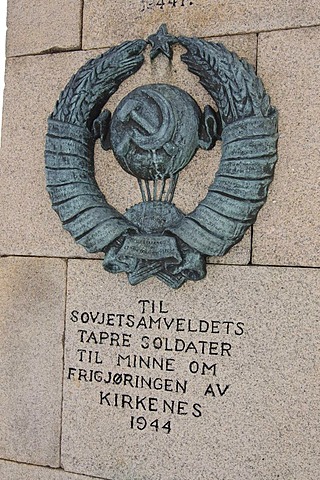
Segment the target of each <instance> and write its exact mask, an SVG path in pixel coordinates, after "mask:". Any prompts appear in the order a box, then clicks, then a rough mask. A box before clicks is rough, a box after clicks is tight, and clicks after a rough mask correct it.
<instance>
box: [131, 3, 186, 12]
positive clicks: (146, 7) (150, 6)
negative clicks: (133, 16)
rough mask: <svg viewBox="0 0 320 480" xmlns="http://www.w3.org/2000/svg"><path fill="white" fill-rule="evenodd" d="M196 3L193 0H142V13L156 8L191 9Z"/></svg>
mask: <svg viewBox="0 0 320 480" xmlns="http://www.w3.org/2000/svg"><path fill="white" fill-rule="evenodd" d="M194 3H195V2H194V1H192V0H141V2H140V11H141V12H145V11H146V10H152V9H156V8H159V9H160V10H164V9H165V8H166V7H169V8H170V7H171V8H172V7H191V6H192V5H194Z"/></svg>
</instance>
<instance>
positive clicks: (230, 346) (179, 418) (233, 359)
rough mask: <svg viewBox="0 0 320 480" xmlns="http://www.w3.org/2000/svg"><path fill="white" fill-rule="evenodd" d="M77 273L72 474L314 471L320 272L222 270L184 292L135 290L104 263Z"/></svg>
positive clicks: (65, 455)
mask: <svg viewBox="0 0 320 480" xmlns="http://www.w3.org/2000/svg"><path fill="white" fill-rule="evenodd" d="M68 274H69V276H68V300H67V309H66V312H67V313H66V337H65V338H66V349H65V374H64V407H63V428H62V465H63V468H64V469H66V470H68V471H73V472H77V473H82V474H87V475H93V476H97V477H101V478H108V479H110V480H120V479H123V478H135V479H137V480H140V479H141V480H145V479H147V478H152V479H154V480H163V479H166V480H174V479H177V478H179V479H181V480H189V479H190V475H191V477H192V478H201V479H203V480H209V479H212V478H228V480H240V479H241V480H256V479H257V478H259V479H260V478H282V479H287V478H296V479H302V478H303V479H304V480H312V479H314V473H315V471H317V468H318V467H317V464H318V458H319V453H320V451H319V444H320V443H319V432H318V430H317V428H316V426H315V425H316V424H317V421H318V419H319V413H320V412H319V401H318V398H319V382H318V373H317V372H318V369H319V366H320V365H319V355H318V350H319V341H320V336H319V333H320V332H319V322H318V312H319V307H320V299H319V288H320V284H319V282H320V277H319V272H318V271H316V270H312V269H310V270H307V269H298V268H297V269H293V268H271V267H252V266H251V267H246V266H243V267H240V266H210V267H209V272H208V276H207V278H206V279H205V280H203V281H201V282H195V283H192V282H189V283H188V284H186V285H184V286H183V287H182V288H181V289H180V290H178V291H172V290H169V289H168V288H167V287H166V286H164V285H163V284H161V283H160V282H159V281H157V280H154V279H152V280H149V281H147V282H146V283H144V284H141V285H138V286H135V287H129V286H128V283H127V279H126V277H125V275H117V276H111V275H109V274H106V273H105V272H104V271H103V270H102V267H101V265H100V263H99V262H98V261H90V260H71V261H69V268H68ZM168 422H169V423H168ZM190 472H192V474H190Z"/></svg>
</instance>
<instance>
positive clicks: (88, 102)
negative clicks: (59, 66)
mask: <svg viewBox="0 0 320 480" xmlns="http://www.w3.org/2000/svg"><path fill="white" fill-rule="evenodd" d="M145 47H146V42H145V41H144V40H134V41H131V42H125V43H122V44H121V45H118V46H116V47H114V48H111V49H110V50H108V51H107V52H105V53H103V54H102V55H100V56H98V57H97V58H94V59H92V60H89V61H88V62H87V63H86V64H85V65H83V67H81V68H80V70H78V72H77V73H76V74H75V75H73V77H72V78H71V79H70V81H69V83H68V84H67V86H66V87H65V88H64V90H63V91H62V92H61V94H60V97H59V100H58V101H57V104H56V107H55V109H54V111H53V113H52V115H51V118H53V119H55V120H60V121H61V122H66V123H71V124H75V125H79V126H86V127H87V128H89V129H91V126H92V123H93V120H94V119H95V118H96V117H97V116H98V115H99V113H100V111H101V109H102V107H103V106H104V104H105V103H106V102H107V100H108V99H109V98H110V97H111V95H113V94H114V93H115V91H116V90H117V89H118V87H119V86H120V84H121V83H122V82H123V81H124V80H125V79H126V78H128V77H129V76H130V75H132V74H134V73H136V72H137V70H139V68H140V67H141V66H142V64H143V62H144V57H143V55H142V52H143V50H144V49H145Z"/></svg>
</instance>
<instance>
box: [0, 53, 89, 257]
mask: <svg viewBox="0 0 320 480" xmlns="http://www.w3.org/2000/svg"><path fill="white" fill-rule="evenodd" d="M87 58H88V54H84V53H81V52H78V53H62V54H60V55H41V56H33V57H21V58H12V59H9V60H8V62H7V70H6V89H5V99H4V115H3V125H2V148H1V163H2V187H1V189H0V198H1V200H0V203H1V205H2V206H3V208H2V209H1V214H0V215H1V224H2V225H5V226H6V227H5V228H3V229H1V233H0V237H1V240H0V244H1V247H0V252H1V254H5V255H10V254H13V255H44V256H68V255H69V256H81V255H82V254H83V253H84V254H85V251H84V250H83V249H82V248H80V247H79V246H77V245H76V244H75V242H74V241H73V239H72V238H71V237H70V235H69V234H67V232H64V231H63V229H62V226H61V224H60V221H59V218H58V216H57V215H56V214H55V213H54V212H53V210H52V208H51V202H50V199H49V196H48V194H47V192H46V188H45V173H44V146H45V134H46V130H47V117H48V115H49V114H50V113H51V111H52V110H53V108H54V105H55V102H56V99H57V98H58V96H59V93H60V91H61V90H62V88H63V87H64V86H65V84H66V83H67V81H68V79H69V78H70V77H71V75H72V73H73V72H74V71H76V70H77V69H78V68H80V66H81V65H82V64H83V63H84V62H85V61H86V59H87Z"/></svg>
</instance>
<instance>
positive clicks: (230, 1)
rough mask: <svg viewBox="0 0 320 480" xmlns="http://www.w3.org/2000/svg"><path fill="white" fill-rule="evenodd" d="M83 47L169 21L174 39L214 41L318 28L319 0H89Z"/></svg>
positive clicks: (117, 39) (142, 35) (135, 35)
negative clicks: (232, 36)
mask: <svg viewBox="0 0 320 480" xmlns="http://www.w3.org/2000/svg"><path fill="white" fill-rule="evenodd" d="M83 19H84V23H83V47H84V48H85V49H90V48H100V47H105V46H111V45H115V44H117V43H120V42H122V41H123V40H124V39H127V38H130V39H132V38H145V37H146V36H148V35H150V34H151V33H154V32H155V31H156V30H157V29H158V28H159V26H160V25H161V24H162V23H166V24H167V26H168V29H169V31H170V33H172V34H173V35H177V36H179V35H186V36H190V37H192V36H196V37H210V36H217V35H229V34H237V33H249V32H259V31H266V30H267V31H268V30H276V29H284V28H290V27H300V26H309V25H317V24H319V21H320V5H319V2H318V0H308V1H307V2H304V3H303V4H302V3H301V2H300V1H299V0H289V1H288V0H279V1H278V2H276V3H275V2H270V1H268V0H257V1H252V0H250V1H243V0H242V1H239V0H227V1H223V0H218V1H216V2H214V7H213V6H212V2H211V1H210V0H192V1H190V0H177V1H175V0H174V1H172V0H164V1H158V0H129V1H128V0H117V1H116V2H106V1H105V0H95V1H94V2H93V1H91V0H84V16H83Z"/></svg>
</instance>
